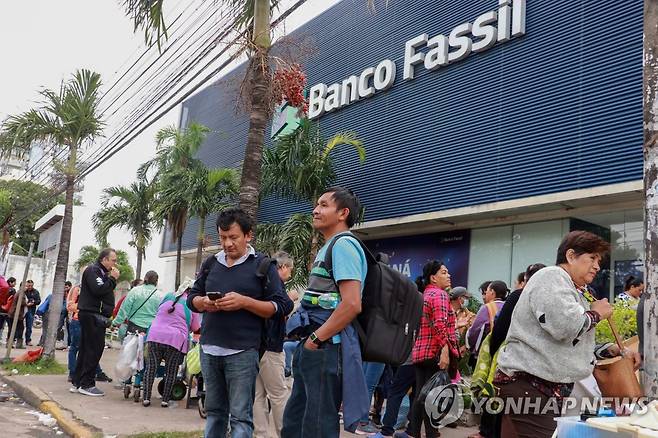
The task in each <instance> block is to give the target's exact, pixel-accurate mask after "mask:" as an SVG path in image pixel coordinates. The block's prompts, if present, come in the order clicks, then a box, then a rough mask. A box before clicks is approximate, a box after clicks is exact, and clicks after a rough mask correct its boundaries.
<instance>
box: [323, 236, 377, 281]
mask: <svg viewBox="0 0 658 438" xmlns="http://www.w3.org/2000/svg"><path fill="white" fill-rule="evenodd" d="M343 237H351V238H353V239H354V240H356V241H357V242H359V245H361V249H362V250H363V252H364V254H365V256H366V262H367V263H368V265H373V264H376V263H377V262H378V261H379V260H378V258H376V257H375V256H374V255H372V253H371V252H370V250H369V249H368V247H367V246H366V245H365V244H364V243H363V242H362V241H361V239H359V238H358V237H356V236H355V235H354V234H352V233H349V232H345V233H338V234H336V235H335V236H334V237H332V238H331V241H329V245H328V246H327V251H326V252H325V253H324V268H325V269H326V270H327V272H328V273H329V275H330V276H331V278H333V277H334V271H333V266H334V265H333V249H334V245H336V242H338V240H340V239H341V238H343Z"/></svg>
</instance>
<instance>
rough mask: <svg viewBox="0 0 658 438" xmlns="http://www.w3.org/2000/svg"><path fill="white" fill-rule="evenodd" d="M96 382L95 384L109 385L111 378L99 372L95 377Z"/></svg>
mask: <svg viewBox="0 0 658 438" xmlns="http://www.w3.org/2000/svg"><path fill="white" fill-rule="evenodd" d="M96 381H97V382H107V383H111V382H112V378H111V377H110V376H108V375H107V374H105V373H104V372H103V371H101V372H100V373H98V374H97V375H96Z"/></svg>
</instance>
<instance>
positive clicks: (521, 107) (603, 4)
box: [184, 0, 642, 247]
mask: <svg viewBox="0 0 658 438" xmlns="http://www.w3.org/2000/svg"><path fill="white" fill-rule="evenodd" d="M364 3H365V1H360V0H346V1H343V2H341V3H339V4H338V5H336V6H335V7H333V8H331V9H330V10H328V11H327V12H325V13H324V14H322V15H321V16H319V17H317V18H316V19H314V20H313V21H311V22H309V23H308V24H306V25H305V26H303V27H302V28H301V29H299V30H298V31H296V32H295V33H296V34H298V35H308V36H312V38H313V40H314V42H315V45H316V47H317V54H316V55H315V56H314V57H313V58H312V59H310V60H309V61H308V62H307V63H306V65H305V68H306V70H307V73H308V77H309V85H314V84H316V83H318V82H324V83H325V84H331V83H334V82H340V81H342V80H343V79H345V78H346V77H348V76H349V75H352V74H356V75H358V74H359V73H360V72H361V71H363V69H364V68H366V67H370V66H373V67H374V66H376V65H377V64H378V63H379V62H380V61H382V60H383V59H387V58H388V59H393V60H394V61H395V62H396V64H397V75H396V77H397V79H396V82H395V85H394V86H393V87H392V88H391V89H389V90H388V91H385V92H379V93H377V94H376V95H375V96H373V97H371V98H369V99H365V100H361V101H358V102H355V103H353V104H351V105H350V106H347V107H345V108H343V109H340V110H337V111H336V112H333V113H331V114H327V115H324V116H322V117H321V118H320V119H319V122H320V126H321V129H322V132H323V133H324V134H325V135H326V136H330V135H332V134H334V133H336V132H338V131H343V130H354V131H356V132H357V133H358V135H359V136H360V137H361V138H362V139H363V140H364V142H365V145H366V149H367V160H366V163H365V164H364V165H363V166H361V165H358V164H357V158H356V156H355V153H354V152H353V151H351V150H350V149H347V148H346V149H339V150H338V151H337V153H336V154H335V156H334V157H335V163H336V168H337V173H338V182H339V183H341V184H344V185H346V186H349V187H352V188H354V189H355V191H356V192H357V193H358V194H359V196H360V197H361V199H362V201H363V203H364V205H365V206H366V220H376V219H386V218H392V217H398V216H402V215H409V214H415V213H423V212H428V211H435V210H442V209H447V208H455V207H463V206H468V205H475V204H480V203H485V202H494V201H501V200H507V199H514V198H519V197H525V196H531V195H538V194H546V193H554V192H558V191H563V190H572V189H579V188H587V187H592V186H598V185H603V184H611V183H617V182H624V181H631V180H637V179H641V178H642V0H626V1H624V2H623V3H619V2H618V1H611V0H580V1H577V0H576V1H572V2H556V1H550V0H528V1H527V22H526V32H527V33H526V35H525V36H523V37H521V38H517V39H514V40H512V41H510V42H507V43H503V44H498V45H496V46H494V47H493V48H492V49H490V50H488V51H486V52H483V53H477V54H472V55H471V56H470V57H468V58H467V59H466V60H463V61H461V62H458V63H455V64H452V65H450V66H448V67H445V68H441V69H439V70H437V71H433V72H428V71H425V70H424V68H417V69H416V78H415V79H413V80H411V81H408V82H403V80H402V68H403V55H404V43H405V42H406V41H407V40H409V39H411V38H413V37H415V36H417V35H419V34H421V33H428V34H429V35H430V36H434V35H437V34H439V33H446V34H447V33H448V32H450V30H452V28H453V27H454V26H456V25H458V24H461V23H464V22H467V21H471V22H472V21H473V20H474V19H475V18H476V17H477V16H479V15H480V14H482V13H484V12H487V11H490V10H494V9H496V8H497V7H498V2H497V1H496V0H486V1H485V0H476V1H474V0H457V1H452V2H434V1H420V0H418V1H415V0H407V1H402V0H394V1H389V2H388V6H385V5H383V4H381V3H380V4H379V5H378V7H377V12H376V13H374V14H373V13H371V12H370V11H368V10H367V9H366V8H365V7H364V6H363V4H364ZM241 74H242V69H237V70H236V71H235V72H233V73H232V74H231V75H229V76H230V77H236V76H239V75H241ZM227 82H228V83H231V82H232V83H236V80H235V79H229V80H228V81H222V82H220V83H219V84H214V85H212V86H211V87H209V88H207V89H206V90H204V91H202V92H201V93H199V94H197V95H196V96H193V97H192V98H191V99H189V100H188V101H186V102H185V103H184V106H185V107H186V108H187V109H188V111H189V119H192V120H198V121H200V122H202V123H204V124H207V125H208V126H210V127H211V128H212V129H213V130H214V132H213V134H212V135H211V136H210V138H209V140H208V141H207V142H206V145H205V147H204V148H203V150H202V151H201V153H200V156H201V157H202V158H203V159H204V160H205V161H206V162H208V164H210V165H213V166H233V165H236V164H238V163H239V162H240V160H241V159H242V154H243V151H244V144H245V141H246V135H247V127H248V120H247V118H246V116H245V115H236V114H235V111H234V110H233V108H234V104H233V102H234V98H233V97H231V94H232V93H231V90H230V87H229V86H228V85H226V83H227ZM307 209H308V208H307V207H306V206H304V205H303V204H302V205H299V204H291V203H288V202H286V201H281V200H275V199H268V200H266V201H265V202H264V203H263V205H262V208H261V216H262V219H264V220H282V219H283V218H285V217H286V216H287V215H288V214H290V213H291V212H293V211H300V210H307ZM212 222H214V221H212ZM208 228H209V229H212V226H210V227H208ZM195 229H196V227H195ZM188 234H191V236H192V239H191V241H190V239H189V236H188ZM194 234H195V232H191V233H186V236H185V239H184V241H185V246H186V247H192V246H193V242H194V238H193V236H194ZM190 243H191V245H190Z"/></svg>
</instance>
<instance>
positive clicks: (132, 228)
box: [92, 179, 162, 278]
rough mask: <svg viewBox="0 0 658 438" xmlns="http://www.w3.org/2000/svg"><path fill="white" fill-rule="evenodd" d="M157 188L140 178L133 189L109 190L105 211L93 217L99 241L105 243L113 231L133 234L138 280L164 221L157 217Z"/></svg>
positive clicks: (119, 188) (117, 187) (129, 187)
mask: <svg viewBox="0 0 658 438" xmlns="http://www.w3.org/2000/svg"><path fill="white" fill-rule="evenodd" d="M156 193H157V192H156V186H155V184H152V182H150V181H148V180H146V179H138V180H137V181H136V182H133V183H132V184H130V186H116V187H109V188H106V189H104V190H103V200H102V203H101V205H102V209H101V210H100V211H98V212H97V213H96V214H95V215H94V217H93V218H92V221H93V224H94V228H95V229H96V235H97V239H98V241H99V242H105V241H106V240H107V235H108V233H109V232H110V230H111V229H112V228H115V227H116V228H123V229H125V230H127V231H128V232H130V235H131V236H132V239H133V240H132V242H130V244H131V245H132V246H134V247H135V248H136V249H137V272H136V275H137V278H141V275H142V259H143V258H144V257H145V250H146V246H147V245H148V244H149V243H150V242H151V237H152V235H153V231H154V230H156V229H160V228H161V226H162V222H161V221H158V220H157V219H156V218H155V215H154V211H155V205H156V202H155V201H156Z"/></svg>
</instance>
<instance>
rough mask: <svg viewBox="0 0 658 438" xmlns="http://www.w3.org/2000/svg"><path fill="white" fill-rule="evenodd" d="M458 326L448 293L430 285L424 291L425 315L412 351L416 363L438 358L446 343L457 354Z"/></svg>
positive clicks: (453, 353) (452, 352)
mask: <svg viewBox="0 0 658 438" xmlns="http://www.w3.org/2000/svg"><path fill="white" fill-rule="evenodd" d="M456 333H457V328H456V326H455V312H454V311H453V310H452V307H451V306H450V298H449V297H448V293H447V292H446V291H444V290H443V289H440V288H438V287H436V286H434V285H429V286H427V287H426V288H425V292H424V293H423V317H422V318H421V320H420V330H419V331H418V337H417V338H416V343H415V344H414V348H413V350H412V352H411V358H412V360H413V362H414V363H418V362H422V361H425V360H429V359H436V360H438V358H439V354H440V353H441V349H442V348H443V346H444V345H446V343H447V344H448V345H449V348H450V350H451V354H452V355H455V356H457V355H458V352H457V345H458V344H457V334H456Z"/></svg>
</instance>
